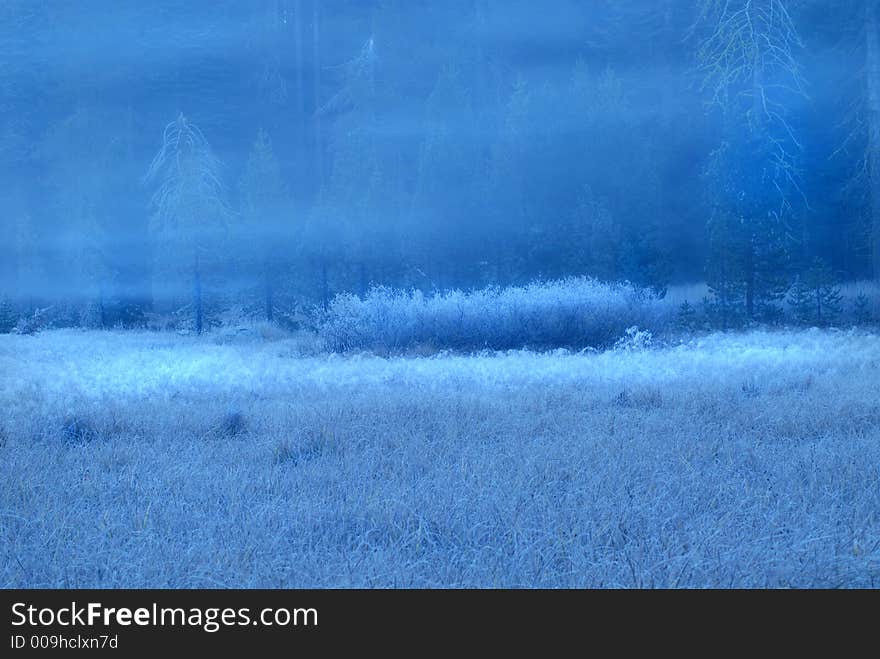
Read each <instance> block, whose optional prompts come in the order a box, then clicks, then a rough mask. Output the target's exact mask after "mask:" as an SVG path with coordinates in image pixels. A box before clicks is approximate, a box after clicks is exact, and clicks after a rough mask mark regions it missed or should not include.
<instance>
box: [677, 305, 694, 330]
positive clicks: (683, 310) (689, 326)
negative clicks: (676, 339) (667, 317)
mask: <svg viewBox="0 0 880 659" xmlns="http://www.w3.org/2000/svg"><path fill="white" fill-rule="evenodd" d="M676 324H677V325H678V328H679V329H681V330H684V331H686V332H693V331H694V330H696V329H697V328H698V327H699V320H698V318H697V310H696V308H695V307H694V305H692V304H691V303H690V302H689V301H688V300H685V301H684V302H682V303H681V305H680V306H679V307H678V318H677V320H676Z"/></svg>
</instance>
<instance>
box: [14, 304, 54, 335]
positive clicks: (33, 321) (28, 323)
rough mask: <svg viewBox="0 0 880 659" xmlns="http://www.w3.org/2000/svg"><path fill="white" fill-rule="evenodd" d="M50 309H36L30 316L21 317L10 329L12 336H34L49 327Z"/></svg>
mask: <svg viewBox="0 0 880 659" xmlns="http://www.w3.org/2000/svg"><path fill="white" fill-rule="evenodd" d="M51 310H52V307H44V308H42V309H36V310H34V312H33V313H32V314H28V315H26V316H22V317H21V318H19V319H18V322H17V323H16V324H15V327H13V328H12V333H13V334H36V333H37V332H39V331H41V330H44V329H46V328H47V327H50V322H49V321H50V315H49V314H50V312H51Z"/></svg>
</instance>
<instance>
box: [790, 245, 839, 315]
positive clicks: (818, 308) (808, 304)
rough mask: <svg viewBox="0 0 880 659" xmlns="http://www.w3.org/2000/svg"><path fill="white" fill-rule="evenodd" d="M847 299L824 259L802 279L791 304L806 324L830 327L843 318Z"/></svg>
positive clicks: (813, 264) (818, 260)
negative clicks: (844, 300) (841, 313)
mask: <svg viewBox="0 0 880 659" xmlns="http://www.w3.org/2000/svg"><path fill="white" fill-rule="evenodd" d="M842 300H843V296H842V295H841V292H840V286H839V285H838V284H837V279H836V278H835V276H834V272H833V271H832V270H831V268H830V267H829V266H828V264H827V263H825V262H824V261H822V260H821V259H814V260H813V262H812V263H811V265H810V267H809V268H808V269H807V271H806V272H805V273H804V274H803V276H801V277H798V278H797V280H796V281H795V284H794V285H793V286H792V288H791V291H790V292H789V303H790V304H791V306H792V309H793V310H794V314H795V317H796V318H797V319H798V320H799V321H800V322H802V323H813V324H816V325H820V326H822V325H828V324H831V323H833V322H834V320H835V319H836V318H837V316H839V315H840V311H841V302H842Z"/></svg>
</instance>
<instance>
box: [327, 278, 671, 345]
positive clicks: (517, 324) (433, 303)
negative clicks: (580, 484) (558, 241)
mask: <svg viewBox="0 0 880 659" xmlns="http://www.w3.org/2000/svg"><path fill="white" fill-rule="evenodd" d="M674 318H675V308H674V307H672V306H670V305H669V304H667V303H666V302H665V301H664V300H662V299H661V298H659V297H657V296H656V295H654V294H653V293H651V292H649V291H646V290H642V289H638V288H636V287H635V286H633V285H631V284H629V283H625V282H624V283H615V284H610V283H603V282H600V281H597V280H595V279H591V278H586V277H578V278H570V279H565V280H562V281H556V282H535V283H532V284H529V285H527V286H521V287H511V288H503V289H502V288H497V287H490V288H485V289H481V290H475V291H470V292H464V291H461V290H451V291H445V292H442V293H437V294H435V295H432V296H425V295H424V294H423V293H422V292H420V291H405V290H397V289H392V288H386V287H381V286H380V287H375V288H373V289H371V290H370V291H369V292H368V293H367V294H366V295H365V296H364V297H363V298H361V297H358V296H355V295H351V294H342V295H337V296H336V297H335V298H334V299H333V300H332V301H331V302H330V305H329V308H328V310H327V312H326V313H324V312H320V313H319V323H318V331H319V333H320V335H321V336H322V338H323V339H324V340H325V341H326V343H327V346H328V347H329V348H330V349H331V350H334V351H338V352H343V351H347V350H361V349H368V350H388V351H392V352H395V351H400V350H412V349H414V348H417V347H418V348H423V347H424V346H433V347H435V348H438V349H442V348H448V349H455V350H480V349H491V350H507V349H516V348H523V347H528V348H532V349H541V350H544V349H551V348H557V347H566V348H574V349H580V348H584V347H596V346H607V345H611V344H612V343H613V341H614V340H615V339H616V338H617V337H619V336H620V335H621V334H622V333H623V332H624V331H625V330H626V328H628V327H631V326H633V325H634V324H638V325H639V326H640V327H645V328H648V330H647V331H655V332H656V331H660V330H662V329H664V328H665V327H667V326H668V325H670V323H671V322H672V321H674Z"/></svg>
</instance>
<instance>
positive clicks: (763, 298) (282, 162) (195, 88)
mask: <svg viewBox="0 0 880 659" xmlns="http://www.w3.org/2000/svg"><path fill="white" fill-rule="evenodd" d="M878 21H880V10H878V7H877V5H876V3H875V2H873V1H871V0H843V1H840V2H832V1H830V0H828V1H822V0H731V1H729V2H723V1H720V0H692V1H679V0H655V1H648V0H617V1H612V0H595V1H583V0H581V1H575V0H553V1H552V2H541V3H537V2H527V1H523V0H503V1H502V0H444V1H442V2H436V1H434V2H422V1H418V0H407V1H404V0H372V1H370V0H358V1H354V0H323V1H318V0H250V1H247V2H242V1H240V0H239V1H231V0H213V1H211V2H205V1H195V0H164V1H162V2H143V1H142V0H115V1H114V2H109V1H95V0H82V1H79V2H61V1H42V2H40V1H37V0H9V1H6V2H4V3H2V5H0V176H2V179H0V180H2V186H0V226H2V245H0V249H2V253H0V296H2V297H3V298H4V299H5V302H4V305H5V306H6V308H7V309H8V308H13V309H15V310H16V311H15V313H24V312H26V313H32V312H33V311H34V310H35V309H38V308H40V307H41V306H43V305H57V306H58V307H59V308H61V307H63V308H64V309H66V310H67V312H68V313H69V314H72V315H74V316H76V317H77V318H78V319H79V322H81V323H83V324H100V325H109V324H116V323H120V322H121V323H123V324H138V323H139V322H140V321H141V319H142V318H143V314H144V313H147V312H150V311H157V310H175V309H179V308H180V307H181V306H184V305H191V304H195V303H196V302H195V299H196V298H195V297H194V296H195V294H196V293H194V291H196V292H197V295H198V304H199V305H201V304H202V299H203V298H204V301H205V305H206V308H209V309H210V308H218V309H219V308H222V307H224V306H228V305H231V304H239V305H244V306H245V307H247V308H249V309H251V310H252V311H253V312H254V313H261V314H265V315H267V316H268V317H269V318H270V319H271V318H273V317H274V316H275V314H276V312H277V310H279V309H287V310H290V309H293V308H296V307H298V306H304V305H326V303H327V301H328V300H329V299H330V297H331V296H332V295H334V294H336V293H339V292H345V291H347V292H354V293H363V292H365V291H366V290H367V289H368V288H369V287H370V286H372V285H377V284H386V285H392V286H398V287H407V288H410V287H412V288H418V289H422V290H425V291H430V290H441V289H447V288H451V287H460V288H475V287H483V286H487V285H501V286H503V285H510V284H520V283H524V282H528V281H532V280H535V279H556V278H561V277H566V276H575V275H588V276H594V277H597V278H599V279H603V280H629V281H631V282H633V283H635V284H638V285H643V286H648V287H652V288H654V289H655V290H657V291H659V292H661V293H662V291H663V290H664V289H665V288H666V287H667V286H668V285H670V284H674V283H683V282H695V281H701V282H702V281H705V282H707V283H708V284H709V287H710V292H711V297H710V299H709V300H708V302H707V304H710V305H714V307H713V308H714V309H715V311H716V312H717V314H718V317H720V318H726V317H727V316H728V315H730V316H733V315H736V314H739V315H744V316H746V317H749V318H754V319H767V320H772V318H773V316H774V314H776V313H777V311H778V305H779V303H780V300H782V299H783V298H784V297H785V296H786V295H788V296H791V295H797V286H800V285H804V286H807V287H808V288H809V287H810V286H812V287H816V286H824V285H831V283H833V282H841V281H851V280H860V279H872V278H873V279H875V280H876V279H877V278H878V277H880V247H878V245H880V161H878V158H880V153H878V149H880V46H878V30H880V28H878ZM163 136H164V137H163ZM200 314H201V311H200ZM198 322H199V323H201V316H200V317H199V319H198ZM74 324H75V323H74Z"/></svg>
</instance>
